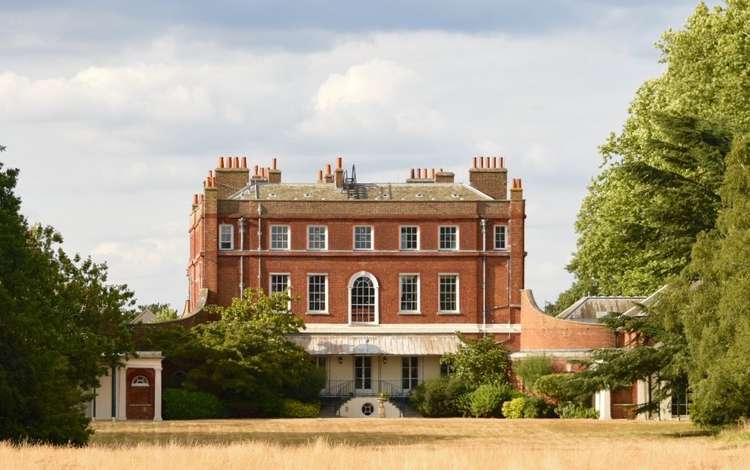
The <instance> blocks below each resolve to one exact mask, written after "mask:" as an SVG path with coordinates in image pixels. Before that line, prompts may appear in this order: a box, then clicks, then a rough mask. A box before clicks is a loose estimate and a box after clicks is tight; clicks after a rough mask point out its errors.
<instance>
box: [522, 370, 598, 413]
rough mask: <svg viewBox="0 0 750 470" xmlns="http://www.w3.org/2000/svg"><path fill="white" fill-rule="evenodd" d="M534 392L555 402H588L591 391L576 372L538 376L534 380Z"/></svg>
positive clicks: (582, 403) (580, 403)
mask: <svg viewBox="0 0 750 470" xmlns="http://www.w3.org/2000/svg"><path fill="white" fill-rule="evenodd" d="M534 390H535V391H536V393H538V394H540V395H543V396H545V397H547V398H549V399H551V400H553V401H555V402H557V403H568V402H571V403H577V404H579V405H582V406H583V405H585V404H586V403H589V402H590V400H591V397H592V395H593V391H592V390H591V389H590V384H588V383H587V382H586V381H585V380H584V379H583V378H582V377H581V376H580V374H578V373H573V374H571V373H563V374H549V375H543V376H542V377H539V378H538V379H537V380H536V382H534Z"/></svg>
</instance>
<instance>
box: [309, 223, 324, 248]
mask: <svg viewBox="0 0 750 470" xmlns="http://www.w3.org/2000/svg"><path fill="white" fill-rule="evenodd" d="M327 230H328V229H327V227H324V226H320V225H311V226H309V227H307V248H308V249H310V250H325V249H327V247H326V238H327V237H326V232H327Z"/></svg>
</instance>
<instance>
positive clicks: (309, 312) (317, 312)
mask: <svg viewBox="0 0 750 470" xmlns="http://www.w3.org/2000/svg"><path fill="white" fill-rule="evenodd" d="M310 276H324V277H325V282H326V285H325V287H326V307H325V310H310ZM305 289H306V291H307V296H306V297H307V298H306V299H305V310H306V311H307V312H306V313H307V315H328V305H329V295H328V273H307V285H306V286H305Z"/></svg>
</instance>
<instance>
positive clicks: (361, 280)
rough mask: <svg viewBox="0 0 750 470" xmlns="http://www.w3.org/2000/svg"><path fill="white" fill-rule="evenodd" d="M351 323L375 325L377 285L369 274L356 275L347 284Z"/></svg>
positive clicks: (376, 317) (376, 319) (376, 318)
mask: <svg viewBox="0 0 750 470" xmlns="http://www.w3.org/2000/svg"><path fill="white" fill-rule="evenodd" d="M349 314H350V317H349V319H350V322H351V323H377V321H378V284H377V280H376V279H375V277H374V276H373V275H372V274H370V273H357V274H355V275H354V276H353V277H352V280H351V281H350V283H349Z"/></svg>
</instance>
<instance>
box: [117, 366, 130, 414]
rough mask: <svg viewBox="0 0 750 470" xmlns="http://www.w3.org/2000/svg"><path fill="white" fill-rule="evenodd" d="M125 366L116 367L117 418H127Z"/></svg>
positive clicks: (126, 369)
mask: <svg viewBox="0 0 750 470" xmlns="http://www.w3.org/2000/svg"><path fill="white" fill-rule="evenodd" d="M127 371H128V368H127V366H123V367H119V368H118V369H117V419H118V420H123V421H124V420H126V419H128V414H127V393H128V387H127V385H128V384H127V377H128V375H127Z"/></svg>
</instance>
